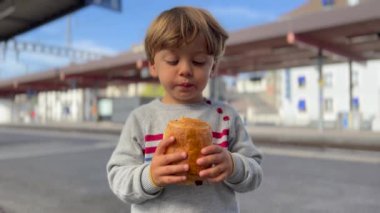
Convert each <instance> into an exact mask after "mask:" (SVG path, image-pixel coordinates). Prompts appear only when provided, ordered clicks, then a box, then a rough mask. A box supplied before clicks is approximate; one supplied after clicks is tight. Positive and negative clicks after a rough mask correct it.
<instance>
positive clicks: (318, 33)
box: [0, 1, 380, 95]
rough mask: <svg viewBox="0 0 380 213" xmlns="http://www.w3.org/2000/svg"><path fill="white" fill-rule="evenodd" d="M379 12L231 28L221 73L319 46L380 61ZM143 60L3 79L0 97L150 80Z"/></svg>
mask: <svg viewBox="0 0 380 213" xmlns="http://www.w3.org/2000/svg"><path fill="white" fill-rule="evenodd" d="M379 11H380V1H368V2H365V3H362V4H359V5H357V6H354V7H344V8H337V9H330V10H325V11H322V12H317V13H312V14H309V15H304V16H298V17H295V18H293V19H286V20H279V21H276V22H274V23H269V24H266V25H261V26H255V27H251V28H247V29H244V30H241V31H238V32H233V33H231V34H230V39H229V40H228V42H227V48H226V52H225V56H224V57H223V59H222V60H221V62H220V65H219V68H218V69H219V74H224V75H235V74H237V73H240V72H251V71H263V70H275V69H280V68H291V67H298V66H308V65H313V64H315V63H316V59H317V56H318V51H319V50H323V59H324V63H338V62H344V61H348V60H353V61H358V62H362V63H365V61H367V60H371V59H380V38H379V37H380V13H379ZM146 64H147V62H146V58H145V55H144V53H142V52H127V53H123V54H120V55H119V56H116V57H112V58H105V59H101V60H99V61H93V62H88V63H86V64H77V65H70V66H68V67H64V68H59V69H55V70H50V71H46V72H42V73H35V74H31V75H28V76H22V77H18V78H15V79H10V80H6V81H2V82H0V95H12V94H16V93H22V92H26V91H30V90H33V91H44V90H55V89H67V88H73V87H77V88H78V87H99V86H106V85H107V84H108V83H113V82H121V83H125V82H140V81H152V80H154V79H152V78H150V77H146V76H142V75H141V72H140V71H141V70H142V69H141V68H142V67H143V66H144V65H146Z"/></svg>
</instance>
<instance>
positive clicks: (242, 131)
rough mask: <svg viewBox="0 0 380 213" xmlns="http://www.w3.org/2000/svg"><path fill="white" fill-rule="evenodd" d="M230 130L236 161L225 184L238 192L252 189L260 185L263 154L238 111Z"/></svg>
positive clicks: (232, 151)
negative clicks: (253, 140)
mask: <svg viewBox="0 0 380 213" xmlns="http://www.w3.org/2000/svg"><path fill="white" fill-rule="evenodd" d="M230 130H231V132H230V137H229V150H230V152H231V155H232V159H233V163H234V171H233V173H232V175H231V176H230V177H229V178H228V179H227V180H225V184H227V185H228V186H229V187H231V188H232V189H234V190H235V191H237V192H247V191H252V190H254V189H256V188H258V187H259V185H260V183H261V179H262V176H263V173H262V169H261V165H260V164H261V160H262V155H261V153H260V152H259V151H258V150H257V148H256V147H255V145H254V144H253V142H252V139H251V137H250V136H249V134H248V132H247V130H246V128H245V127H244V124H243V122H242V120H241V118H240V117H239V116H238V115H237V113H236V116H235V118H234V120H233V123H232V126H231V128H230Z"/></svg>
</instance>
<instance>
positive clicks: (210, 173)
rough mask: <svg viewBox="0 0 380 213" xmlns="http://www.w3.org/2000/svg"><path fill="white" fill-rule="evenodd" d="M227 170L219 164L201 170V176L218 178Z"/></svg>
mask: <svg viewBox="0 0 380 213" xmlns="http://www.w3.org/2000/svg"><path fill="white" fill-rule="evenodd" d="M224 172H225V168H224V166H222V165H217V166H214V167H211V168H208V169H204V170H202V171H200V172H199V176H200V177H201V178H216V177H218V176H219V175H221V174H222V173H224Z"/></svg>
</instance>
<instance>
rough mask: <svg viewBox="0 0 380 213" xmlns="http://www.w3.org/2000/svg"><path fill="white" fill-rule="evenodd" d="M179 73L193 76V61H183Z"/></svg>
mask: <svg viewBox="0 0 380 213" xmlns="http://www.w3.org/2000/svg"><path fill="white" fill-rule="evenodd" d="M179 69H180V70H179V74H180V76H186V77H188V76H192V75H193V70H192V66H191V62H187V61H183V62H182V63H181V65H180V68H179Z"/></svg>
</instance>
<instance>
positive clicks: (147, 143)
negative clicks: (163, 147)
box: [145, 140, 161, 148]
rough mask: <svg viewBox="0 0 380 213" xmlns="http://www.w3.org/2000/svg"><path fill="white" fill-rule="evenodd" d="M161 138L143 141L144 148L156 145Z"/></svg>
mask: <svg viewBox="0 0 380 213" xmlns="http://www.w3.org/2000/svg"><path fill="white" fill-rule="evenodd" d="M160 141H161V140H157V141H149V142H145V148H148V147H157V146H158V144H159V143H160Z"/></svg>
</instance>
